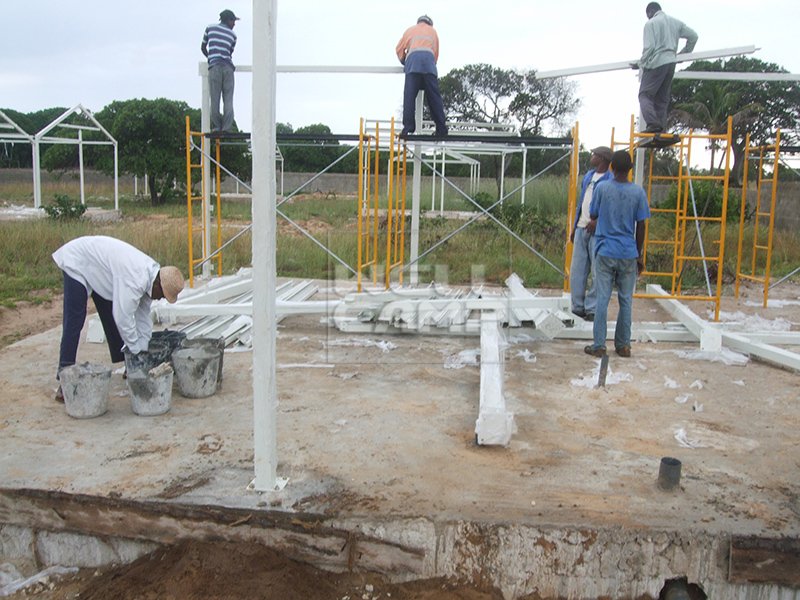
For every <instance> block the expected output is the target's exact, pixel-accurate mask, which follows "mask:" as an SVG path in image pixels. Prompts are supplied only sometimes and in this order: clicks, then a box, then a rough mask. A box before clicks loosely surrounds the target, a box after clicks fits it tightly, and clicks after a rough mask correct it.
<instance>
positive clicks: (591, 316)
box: [583, 312, 594, 323]
mask: <svg viewBox="0 0 800 600" xmlns="http://www.w3.org/2000/svg"><path fill="white" fill-rule="evenodd" d="M583 320H584V321H589V322H590V323H591V322H592V321H594V313H590V312H587V313H586V314H585V315H583Z"/></svg>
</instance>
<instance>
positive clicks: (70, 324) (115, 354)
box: [58, 273, 125, 371]
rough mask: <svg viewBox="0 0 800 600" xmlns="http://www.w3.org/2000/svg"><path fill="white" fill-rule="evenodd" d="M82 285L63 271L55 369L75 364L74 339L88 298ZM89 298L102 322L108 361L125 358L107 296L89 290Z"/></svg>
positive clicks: (77, 337) (76, 343) (75, 339)
mask: <svg viewBox="0 0 800 600" xmlns="http://www.w3.org/2000/svg"><path fill="white" fill-rule="evenodd" d="M88 299H89V298H88V295H87V293H86V288H85V287H83V284H82V283H80V282H79V281H76V280H75V279H73V278H72V277H70V276H69V275H67V274H66V273H64V314H63V320H62V328H61V348H60V351H59V356H58V370H59V371H61V369H63V368H64V367H69V366H70V365H74V364H75V359H76V357H77V354H78V342H80V338H81V330H82V329H83V325H84V323H86V303H87V301H88ZM92 300H93V301H94V305H95V308H97V315H98V316H99V317H100V322H101V323H102V324H103V331H104V332H105V334H106V342H107V343H108V352H109V354H111V362H112V363H117V362H121V361H123V360H125V355H124V354H123V353H122V346H123V345H124V344H125V342H123V341H122V336H121V335H120V333H119V329H117V324H116V323H115V322H114V315H113V305H112V303H111V301H110V300H106V299H105V298H103V297H102V296H100V295H98V294H97V293H96V292H92Z"/></svg>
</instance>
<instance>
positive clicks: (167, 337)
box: [148, 329, 186, 355]
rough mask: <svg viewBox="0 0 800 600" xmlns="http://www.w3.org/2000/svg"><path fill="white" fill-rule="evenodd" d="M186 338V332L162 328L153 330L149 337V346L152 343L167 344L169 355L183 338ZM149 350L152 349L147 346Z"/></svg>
mask: <svg viewBox="0 0 800 600" xmlns="http://www.w3.org/2000/svg"><path fill="white" fill-rule="evenodd" d="M185 339H186V334H185V333H183V332H182V331H174V330H172V329H164V330H163V331H154V332H153V336H152V337H151V338H150V346H153V345H154V344H156V345H159V346H168V347H169V353H170V355H171V354H172V353H173V352H174V351H175V350H177V349H178V348H180V347H181V344H183V342H184V340H185ZM148 350H149V351H150V352H152V351H153V349H152V348H148Z"/></svg>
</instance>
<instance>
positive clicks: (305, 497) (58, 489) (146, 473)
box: [0, 287, 800, 598]
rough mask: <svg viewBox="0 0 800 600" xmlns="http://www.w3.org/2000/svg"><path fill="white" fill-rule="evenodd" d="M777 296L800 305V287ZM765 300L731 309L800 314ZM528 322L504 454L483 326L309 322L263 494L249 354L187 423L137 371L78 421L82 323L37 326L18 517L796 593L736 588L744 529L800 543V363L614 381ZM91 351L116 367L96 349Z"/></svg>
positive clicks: (5, 359) (230, 357) (617, 583)
mask: <svg viewBox="0 0 800 600" xmlns="http://www.w3.org/2000/svg"><path fill="white" fill-rule="evenodd" d="M757 295H758V294H757V292H754V293H753V297H756V296H757ZM775 297H776V298H780V297H782V298H783V299H784V301H787V302H794V300H797V299H798V295H797V287H794V288H792V289H790V288H784V289H783V290H781V289H780V288H778V289H777V290H776V293H775ZM747 301H748V298H747V297H745V298H742V299H741V300H739V301H735V300H732V299H730V300H728V299H726V301H725V305H724V309H725V310H726V311H729V312H730V311H734V310H736V311H743V312H749V313H750V314H759V315H761V318H762V319H767V320H769V319H778V318H782V319H786V320H787V321H788V322H789V323H790V326H791V328H792V329H794V330H796V329H797V328H798V325H797V324H798V321H800V303H798V304H791V303H790V304H784V305H782V307H781V308H780V309H775V310H774V311H773V310H771V309H767V310H766V311H764V310H763V309H760V308H757V307H750V306H748V305H747ZM634 305H635V318H636V319H637V320H646V321H657V320H664V321H666V320H669V317H668V316H667V315H666V314H665V313H664V312H663V311H662V310H661V309H659V308H658V307H657V306H656V304H655V303H654V302H653V301H649V300H648V301H646V300H639V301H636V302H635V303H634ZM615 310H616V308H615V307H614V308H612V314H615V313H614V312H613V311H615ZM696 310H697V311H698V312H700V313H702V312H703V311H704V307H703V306H698V307H697V308H696ZM702 316H704V317H706V318H707V315H704V314H703V315H702ZM521 333H522V332H520V333H519V334H518V332H517V331H507V337H508V341H509V344H510V345H509V347H508V348H507V349H506V350H505V357H504V358H505V381H504V392H505V397H506V402H507V409H508V410H509V411H510V412H512V413H514V415H515V420H516V424H517V432H516V433H515V434H514V436H513V438H512V440H511V443H510V445H509V446H508V447H507V448H502V447H481V446H477V445H476V444H475V433H474V425H475V419H476V417H477V414H478V402H479V384H480V374H479V365H477V364H474V365H473V364H468V363H469V361H462V362H460V361H458V360H453V359H454V358H457V357H458V355H459V354H460V353H465V354H464V355H469V353H470V352H472V351H475V350H477V349H478V348H479V345H480V341H479V339H478V338H464V337H452V338H449V337H441V336H436V337H429V336H427V337H426V336H416V335H403V336H395V337H390V336H384V337H381V336H375V335H366V336H364V335H358V334H352V333H342V332H339V331H336V330H334V329H330V328H328V327H327V326H324V325H322V324H320V319H319V317H312V316H299V317H288V318H286V319H285V320H284V321H283V323H282V324H281V326H280V328H279V337H278V394H279V403H280V404H279V416H278V419H279V420H278V425H277V430H278V438H279V439H278V444H279V448H278V451H279V463H278V474H279V475H280V476H284V477H288V478H289V484H288V486H287V487H286V488H285V489H284V490H283V491H281V492H279V493H272V494H257V493H253V492H248V491H246V487H247V485H248V483H249V482H250V480H251V479H252V477H253V464H252V459H253V448H252V427H253V426H252V397H251V396H252V393H251V376H250V373H251V371H252V364H251V361H252V358H251V354H250V353H249V352H243V353H227V354H226V356H225V380H224V383H223V386H222V389H221V390H220V391H219V392H218V393H217V394H216V395H215V396H213V397H210V398H205V399H188V398H182V397H180V396H179V395H178V392H177V389H176V390H175V392H174V396H173V403H172V410H171V411H170V412H169V413H167V414H165V415H161V416H158V417H139V416H136V415H134V414H133V413H132V411H131V408H130V400H129V398H128V396H127V391H126V384H125V382H124V381H123V380H122V377H121V375H120V374H115V375H114V376H113V377H112V391H111V398H110V402H109V411H108V412H107V413H106V414H105V415H103V416H102V417H99V418H96V419H90V420H75V419H72V418H70V417H69V416H67V414H66V413H65V411H64V407H63V405H60V404H57V403H55V402H54V401H53V399H52V395H53V391H54V389H55V387H56V382H55V380H54V377H53V376H54V368H53V365H54V364H55V363H56V358H57V348H58V340H59V336H60V331H59V329H53V330H50V331H47V332H45V333H42V334H39V335H35V336H32V337H29V338H27V339H25V340H22V341H20V342H18V343H16V344H14V345H12V346H9V347H7V348H5V349H3V350H2V351H0V406H1V407H2V417H0V431H2V435H0V481H1V482H2V488H3V489H2V490H0V524H3V523H5V524H9V525H13V526H15V527H26V528H31V529H34V530H45V531H56V532H58V531H72V532H76V533H84V534H91V535H97V536H104V535H105V536H108V535H117V536H119V537H121V538H130V539H136V540H140V541H141V540H152V541H154V542H157V543H166V542H169V541H174V540H175V539H179V538H182V537H191V536H197V537H201V538H205V539H209V538H227V539H242V540H245V539H259V540H262V541H264V542H265V543H271V544H273V545H276V546H278V547H281V548H284V549H287V550H289V552H290V555H294V556H297V557H300V558H303V559H304V560H309V561H312V562H316V563H317V564H320V565H322V566H324V567H326V568H331V569H345V568H364V569H373V570H376V571H379V572H384V573H387V574H389V575H390V576H391V577H393V578H395V579H409V578H413V577H423V576H432V575H455V576H460V577H462V578H465V579H470V580H473V581H475V580H477V579H481V578H482V580H484V581H491V582H493V583H495V584H496V585H498V586H499V587H500V588H501V589H502V590H503V592H504V594H505V595H506V597H508V598H515V597H520V596H522V595H524V594H530V593H533V592H537V593H539V594H540V595H541V597H559V595H561V596H564V597H576V598H578V597H581V598H593V597H597V596H601V595H603V594H606V595H613V597H623V596H632V597H637V596H639V595H643V594H650V595H651V596H653V597H657V595H658V591H659V590H660V589H661V587H662V586H663V583H664V580H665V579H666V578H669V577H677V576H688V577H689V581H690V582H697V583H699V584H702V585H703V586H704V589H705V590H706V592H707V593H709V592H711V591H713V592H715V593H716V594H717V595H716V596H709V597H733V596H732V594H733V593H736V594H739V595H737V596H736V597H741V598H762V597H763V598H767V597H777V596H769V595H768V594H772V593H776V592H775V590H778V591H780V592H781V593H785V594H786V595H784V596H781V597H782V598H794V597H797V596H796V593H795V592H793V591H791V590H790V589H789V588H786V587H785V586H784V587H781V584H780V582H779V581H778V582H774V583H770V582H769V580H768V578H767V581H766V582H765V581H762V582H760V583H758V584H757V585H756V584H752V585H751V584H748V583H747V582H746V581H745V582H740V581H737V582H736V583H733V582H730V581H729V580H728V568H729V562H728V555H729V554H730V540H731V537H732V536H751V537H754V538H763V539H771V538H793V539H797V538H798V537H800V480H798V476H797V473H798V468H800V447H798V445H797V424H798V423H800V402H798V400H800V397H799V396H800V392H798V389H800V387H799V386H798V375H797V374H795V373H791V372H788V371H784V370H780V369H776V368H775V367H772V366H768V365H765V364H760V363H757V362H753V361H751V362H748V363H747V364H746V365H744V366H727V365H725V364H724V363H721V362H711V361H708V360H692V359H688V358H683V357H681V355H680V354H679V352H680V351H684V352H685V351H687V350H694V349H697V348H698V346H697V345H689V344H685V343H681V344H677V343H676V344H666V343H659V344H653V343H637V344H635V345H634V348H633V357H632V358H629V359H623V358H619V357H617V356H616V355H614V354H612V355H611V358H610V365H609V373H608V378H607V383H606V386H605V387H604V388H600V389H598V388H596V387H594V386H593V382H594V381H596V378H597V373H596V369H597V367H598V364H599V360H598V359H594V358H592V357H589V356H587V355H585V354H584V353H583V352H582V348H583V345H584V342H583V341H581V340H553V341H542V340H539V339H533V338H531V337H529V336H525V335H524V334H521ZM382 342H391V343H390V344H386V343H382ZM684 356H685V355H684ZM79 357H80V359H81V360H91V361H96V362H107V360H108V358H107V350H106V348H105V346H103V345H96V344H87V343H84V344H82V346H81V349H80V354H79ZM453 367H456V368H453ZM458 367H460V368H458ZM664 456H673V457H676V458H678V459H679V460H681V461H682V480H681V486H680V490H679V491H677V492H674V493H665V492H663V491H661V490H659V489H658V488H657V486H656V478H657V476H658V469H659V463H660V460H661V458H662V457H664ZM578 590H579V591H580V593H578ZM764 594H766V595H764ZM793 594H794V595H793Z"/></svg>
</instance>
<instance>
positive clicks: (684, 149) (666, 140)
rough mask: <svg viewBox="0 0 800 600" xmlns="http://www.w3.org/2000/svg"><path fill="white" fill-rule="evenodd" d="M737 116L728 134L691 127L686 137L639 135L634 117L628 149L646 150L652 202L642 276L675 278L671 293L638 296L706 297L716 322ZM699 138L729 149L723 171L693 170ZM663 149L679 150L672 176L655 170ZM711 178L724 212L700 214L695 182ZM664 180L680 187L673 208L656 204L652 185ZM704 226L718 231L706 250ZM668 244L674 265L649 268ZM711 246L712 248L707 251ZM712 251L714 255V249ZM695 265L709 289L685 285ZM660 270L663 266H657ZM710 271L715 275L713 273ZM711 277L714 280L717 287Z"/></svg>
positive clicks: (728, 125) (648, 186)
mask: <svg viewBox="0 0 800 600" xmlns="http://www.w3.org/2000/svg"><path fill="white" fill-rule="evenodd" d="M732 127H733V125H732V120H731V118H730V117H729V118H728V123H727V128H726V132H725V133H723V134H709V133H698V132H696V131H694V130H690V131H689V132H688V133H687V134H685V135H670V134H661V135H658V134H652V133H638V132H636V131H635V130H634V127H633V119H631V138H630V145H629V148H630V149H631V151H633V149H637V148H642V149H647V150H648V152H647V160H648V165H647V169H646V170H647V173H648V177H647V183H646V186H645V189H646V191H647V197H648V201H649V203H650V212H651V219H650V220H649V221H648V222H647V224H646V229H645V242H644V248H643V260H644V264H645V269H644V271H643V273H642V275H643V276H645V277H646V276H650V277H656V278H667V279H668V280H669V282H670V284H669V288H670V293H669V295H668V296H655V295H652V294H646V293H637V294H635V296H636V297H637V298H654V297H659V298H673V299H678V300H702V301H708V302H713V303H714V320H718V319H719V310H720V298H721V296H722V276H723V270H724V258H725V233H726V215H727V211H728V180H729V177H730V161H731V139H732ZM697 141H703V142H705V143H710V144H718V145H720V146H721V147H722V150H723V151H724V162H725V167H724V169H722V170H720V172H718V173H717V172H715V171H713V170H712V171H711V172H710V173H709V174H708V175H695V174H693V173H692V172H691V171H690V169H689V165H691V160H692V149H693V146H694V144H695V142H697ZM663 147H672V148H674V149H676V150H677V159H678V172H677V173H676V174H673V175H657V174H655V172H654V165H655V151H656V150H657V149H659V148H663ZM696 181H711V182H716V183H719V184H721V185H722V201H721V206H720V209H719V214H705V212H704V213H703V214H700V213H699V212H698V208H697V204H696V202H695V198H694V188H693V186H692V184H693V182H696ZM658 182H663V183H668V184H673V185H675V187H676V191H677V197H676V201H675V206H674V207H659V206H658V205H657V204H656V203H654V202H653V184H654V183H658ZM659 215H663V217H664V219H663V220H662V222H663V224H664V227H663V230H664V231H663V232H662V237H656V236H657V235H658V231H656V229H657V228H656V227H655V226H654V223H653V218H654V217H655V218H658V216H659ZM701 227H702V228H704V229H705V230H706V231H707V232H709V231H710V232H712V234H713V233H714V232H716V237H714V238H713V239H712V240H711V246H712V248H709V249H707V248H706V247H705V245H704V243H703V237H702V235H701V231H700V230H701ZM690 228H694V230H695V231H696V241H697V242H698V245H699V248H698V251H699V254H697V253H696V252H695V253H693V252H692V245H693V243H692V242H690V241H689V238H690V235H689V229H690ZM660 248H667V253H666V255H667V256H668V255H670V254H671V257H670V260H668V263H669V262H671V263H672V268H671V270H670V271H667V270H666V269H664V268H663V267H659V266H655V267H654V268H653V269H650V268H649V267H648V262H649V263H650V264H652V263H653V262H655V258H656V255H657V249H660ZM707 250H708V252H707ZM709 252H710V253H709ZM692 263H703V265H704V273H705V274H706V286H707V290H708V293H706V294H702V293H691V292H685V291H684V289H683V281H684V274H685V272H686V269H687V267H689V266H690V265H691V264H692ZM655 269H658V270H655ZM709 272H711V275H710V276H709ZM711 277H714V279H715V281H714V283H713V285H712V282H711Z"/></svg>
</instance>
